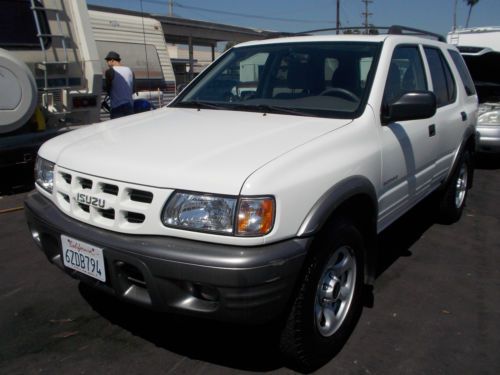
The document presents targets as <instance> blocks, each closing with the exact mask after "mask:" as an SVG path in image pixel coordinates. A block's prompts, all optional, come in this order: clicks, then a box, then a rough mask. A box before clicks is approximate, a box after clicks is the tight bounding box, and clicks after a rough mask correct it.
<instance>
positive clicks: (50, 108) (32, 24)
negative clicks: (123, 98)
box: [0, 0, 102, 190]
mask: <svg viewBox="0 0 500 375" xmlns="http://www.w3.org/2000/svg"><path fill="white" fill-rule="evenodd" d="M0 25H1V26H0V28H1V30H2V33H1V35H0V173H1V175H2V178H1V179H0V180H1V182H0V184H1V186H0V188H1V190H4V188H5V189H7V188H8V186H13V185H15V184H16V181H14V179H23V178H24V176H25V175H26V174H32V169H33V166H34V163H35V158H36V153H37V150H38V148H39V147H40V145H41V144H42V143H43V142H44V141H45V140H47V139H49V138H51V137H53V136H55V135H57V134H60V133H61V132H65V131H67V130H69V129H71V128H72V127H74V126H78V125H83V124H90V123H94V122H97V121H98V120H99V109H100V95H101V86H102V85H101V79H102V78H101V69H100V66H99V62H98V53H97V47H96V45H95V42H94V39H93V38H92V37H88V36H89V35H92V30H91V28H90V21H89V16H88V11H87V5H86V3H85V1H84V0H26V1H22V0H6V1H2V2H1V11H0Z"/></svg>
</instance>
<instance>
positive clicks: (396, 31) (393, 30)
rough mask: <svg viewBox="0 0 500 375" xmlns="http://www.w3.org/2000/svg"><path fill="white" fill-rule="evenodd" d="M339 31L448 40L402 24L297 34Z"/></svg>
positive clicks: (331, 29)
mask: <svg viewBox="0 0 500 375" xmlns="http://www.w3.org/2000/svg"><path fill="white" fill-rule="evenodd" d="M337 30H338V31H339V32H340V33H342V34H364V35H379V34H389V35H415V36H423V37H427V38H432V39H436V40H438V41H440V42H446V39H445V38H444V36H442V35H440V34H436V33H432V32H430V31H426V30H421V29H415V28H413V27H408V26H401V25H392V26H368V27H366V26H354V27H339V28H338V29H337V28H334V27H330V28H326V29H316V30H308V31H302V32H300V33H296V34H295V35H308V34H314V33H319V32H325V31H337Z"/></svg>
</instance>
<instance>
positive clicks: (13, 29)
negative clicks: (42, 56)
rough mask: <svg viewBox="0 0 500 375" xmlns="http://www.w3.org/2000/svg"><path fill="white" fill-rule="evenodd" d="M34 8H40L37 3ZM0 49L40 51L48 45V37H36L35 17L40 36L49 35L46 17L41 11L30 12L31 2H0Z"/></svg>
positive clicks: (1, 0) (36, 2)
mask: <svg viewBox="0 0 500 375" xmlns="http://www.w3.org/2000/svg"><path fill="white" fill-rule="evenodd" d="M35 6H36V7H37V8H38V7H40V8H42V4H41V3H40V2H39V1H35ZM0 9H2V11H1V12H0V47H1V48H5V49H10V50H13V49H42V47H41V43H42V44H43V48H48V47H49V45H50V42H51V40H50V38H49V37H43V38H41V40H40V38H39V37H38V30H37V26H36V22H35V15H36V17H37V20H38V23H39V25H40V32H41V33H42V34H50V31H49V24H48V22H47V15H46V13H45V11H43V10H35V11H34V10H32V9H31V1H28V0H26V1H23V0H17V1H12V0H9V1H7V0H0Z"/></svg>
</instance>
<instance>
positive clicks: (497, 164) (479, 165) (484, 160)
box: [474, 153, 500, 170]
mask: <svg viewBox="0 0 500 375" xmlns="http://www.w3.org/2000/svg"><path fill="white" fill-rule="evenodd" d="M474 166H475V168H476V169H487V170H495V169H500V153H497V154H476V155H475V158H474Z"/></svg>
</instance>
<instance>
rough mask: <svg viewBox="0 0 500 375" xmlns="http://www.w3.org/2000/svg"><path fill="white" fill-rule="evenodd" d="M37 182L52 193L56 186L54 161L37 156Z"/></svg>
mask: <svg viewBox="0 0 500 375" xmlns="http://www.w3.org/2000/svg"><path fill="white" fill-rule="evenodd" d="M35 182H36V183H37V184H38V185H39V186H40V187H42V188H43V189H45V190H47V191H48V192H49V193H52V188H53V187H54V163H52V162H50V161H48V160H45V159H42V158H41V157H39V156H37V158H36V163H35Z"/></svg>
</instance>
